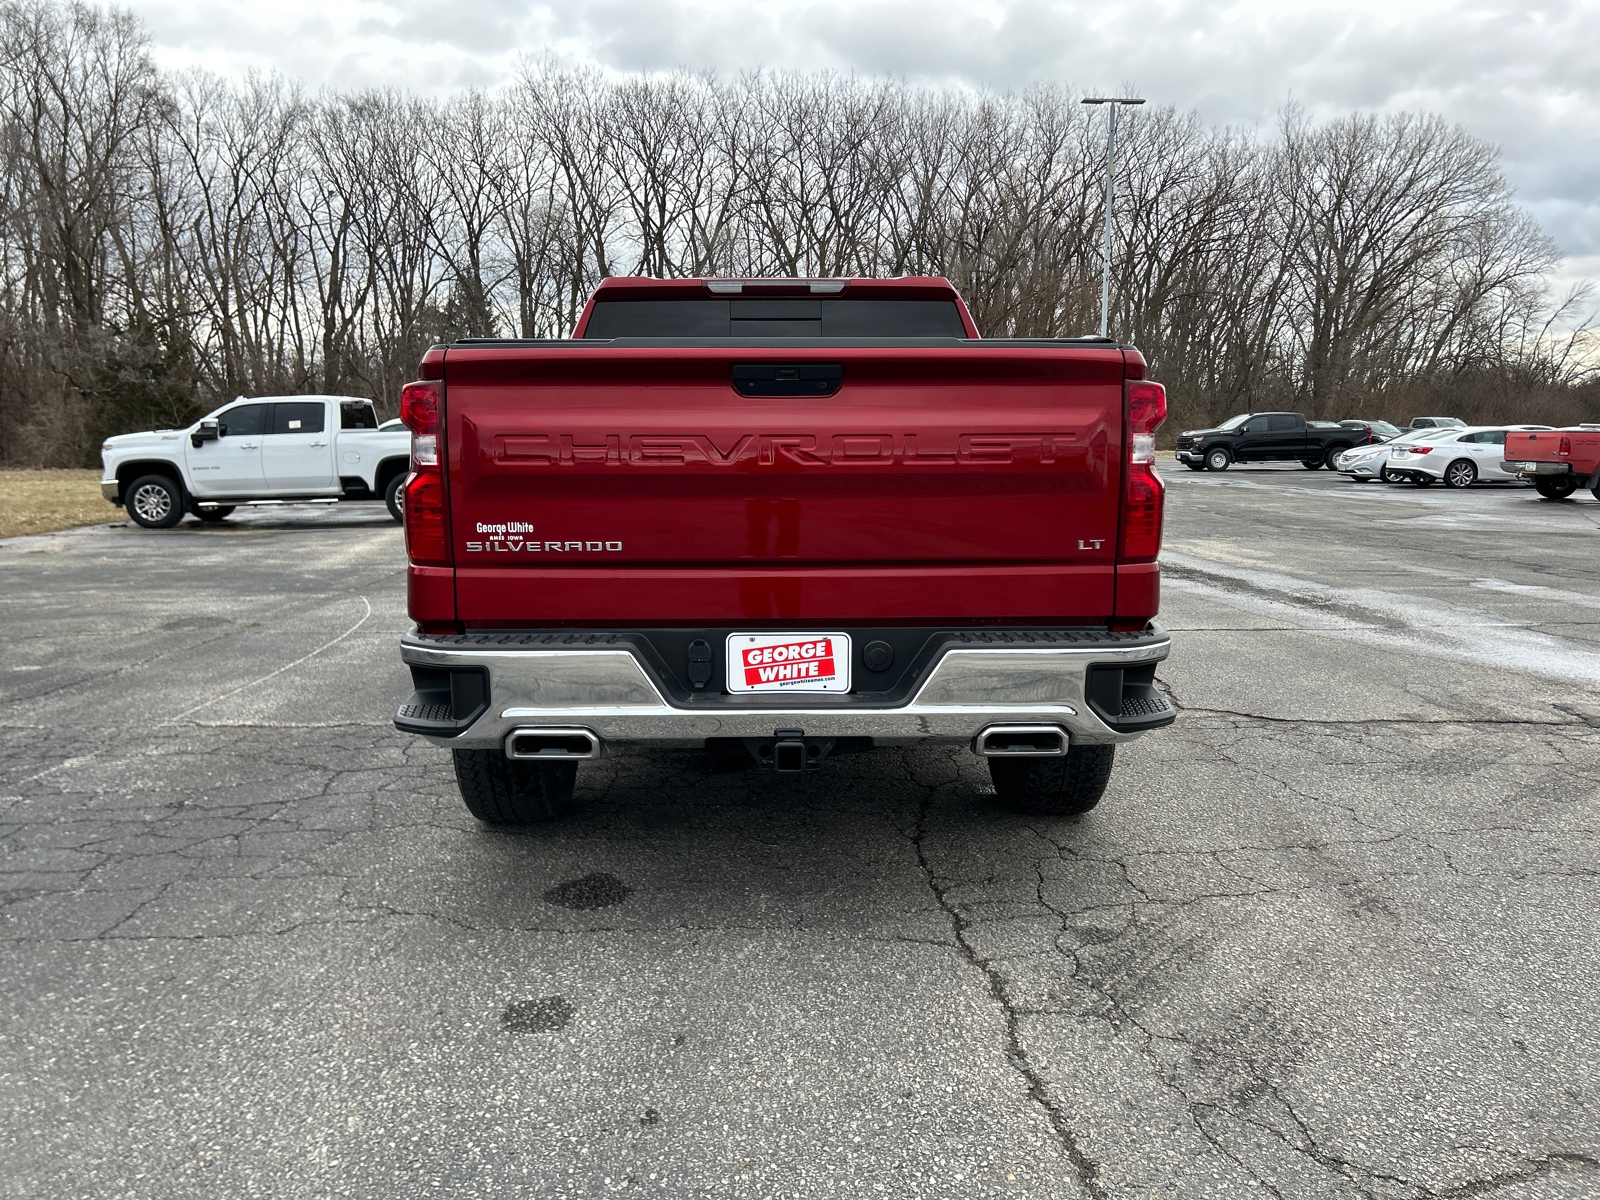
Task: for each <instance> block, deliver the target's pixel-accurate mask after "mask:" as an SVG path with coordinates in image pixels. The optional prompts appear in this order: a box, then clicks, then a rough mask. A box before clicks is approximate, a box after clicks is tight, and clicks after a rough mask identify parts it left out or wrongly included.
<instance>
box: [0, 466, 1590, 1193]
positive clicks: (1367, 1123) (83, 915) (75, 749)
mask: <svg viewBox="0 0 1600 1200" xmlns="http://www.w3.org/2000/svg"><path fill="white" fill-rule="evenodd" d="M1165 474H1166V475H1167V477H1168V480H1169V484H1170V493H1169V494H1170V504H1169V509H1168V534H1167V545H1168V553H1167V555H1166V556H1165V557H1166V562H1167V567H1166V585H1165V593H1164V604H1163V609H1164V616H1163V620H1164V622H1165V623H1166V624H1167V625H1168V627H1169V628H1170V629H1171V630H1172V632H1173V640H1174V652H1173V656H1172V658H1171V659H1170V660H1169V662H1168V663H1167V664H1166V665H1165V667H1164V669H1163V671H1162V674H1161V679H1162V682H1163V684H1164V685H1165V686H1166V687H1167V688H1168V689H1169V690H1170V692H1171V694H1172V696H1173V697H1174V698H1175V700H1176V701H1177V702H1178V703H1179V705H1180V706H1181V709H1182V715H1181V716H1180V718H1179V721H1178V723H1177V724H1176V725H1175V726H1173V727H1172V728H1170V729H1167V730H1163V731H1160V732H1157V733H1155V734H1152V735H1150V736H1147V737H1146V738H1144V739H1143V740H1142V741H1140V742H1138V743H1135V744H1133V745H1131V746H1127V747H1124V748H1122V749H1121V750H1120V751H1119V753H1118V767H1117V770H1116V773H1115V775H1114V776H1113V779H1112V782H1111V786H1110V789H1109V791H1108V793H1107V795H1106V798H1105V800H1104V801H1103V802H1102V804H1101V805H1100V807H1099V808H1098V809H1096V810H1095V811H1094V812H1093V813H1091V814H1089V815H1088V816H1087V817H1085V818H1083V819H1081V820H1077V821H1072V820H1054V819H1040V818H1025V817H1020V816H1016V815H1012V814H1008V813H1005V812H1002V811H999V810H997V809H995V808H994V807H993V806H992V804H991V798H990V796H989V795H988V792H989V791H990V789H989V786H988V778H987V773H986V771H985V769H984V767H983V765H982V763H981V762H980V761H979V760H977V759H975V758H974V757H972V756H971V755H970V754H969V753H967V752H965V751H944V750H931V751H930V750H924V751H901V750H880V751H876V752H873V753H870V754H864V755H859V756H852V757H845V758H840V759H837V760H835V761H832V762H830V763H828V764H827V765H826V766H825V768H824V769H823V770H822V771H820V772H818V773H817V774H815V775H812V776H807V777H804V778H800V779H794V778H788V777H776V776H771V775H763V774H760V773H757V772H754V771H745V770H738V769H733V768H732V766H731V765H730V764H729V763H727V762H725V761H723V760H720V759H713V758H709V757H708V756H706V755H704V754H700V753H696V752H672V753H665V752H664V753H653V754H633V755H618V756H616V757H612V758H608V759H605V760H602V761H600V762H597V763H594V764H589V765H586V766H585V767H584V768H583V769H582V771H581V772H580V776H579V795H580V797H581V798H582V799H583V800H584V801H585V807H584V810H583V812H582V814H581V815H579V816H577V817H574V818H572V819H570V820H567V821H565V822H562V823H560V824H557V825H553V826H550V827H548V828H540V829H534V830H522V831H514V832H503V831H494V830H490V829H486V828H484V827H482V826H480V825H478V824H477V823H476V822H474V821H473V820H472V819H471V818H470V817H469V816H468V814H467V813H466V811H465V809H464V808H463V807H462V805H461V803H460V800H459V798H458V796H457V794H456V789H455V784H454V780H453V777H452V774H451V769H450V764H449V756H448V754H446V753H445V752H444V751H441V750H438V749H435V748H434V747H433V746H431V745H429V744H428V743H426V742H424V741H423V740H421V739H418V738H412V737H407V736H404V735H401V734H399V733H397V732H396V731H395V730H394V728H393V727H392V726H391V725H390V723H389V717H390V714H391V713H392V712H393V709H394V707H395V705H396V704H397V703H398V701H399V700H400V699H402V698H403V697H404V696H405V695H406V694H407V693H408V692H409V690H410V689H409V683H408V680H407V676H406V674H405V672H404V671H403V670H402V669H401V668H400V664H399V657H398V653H397V648H396V642H397V639H398V637H399V635H400V633H401V632H402V630H403V629H404V628H405V626H406V618H405V612H404V608H405V595H404V593H405V589H404V566H403V549H402V545H401V537H400V533H399V531H398V529H397V528H396V527H395V526H394V525H393V524H392V523H391V522H390V521H389V520H388V519H387V516H386V514H384V513H383V511H382V510H381V508H378V507H376V506H370V505H368V506H348V507H344V508H339V509H335V510H327V509H317V508H304V509H298V508H296V509H283V510H276V511H270V512H269V511H251V510H241V511H240V512H239V513H238V514H236V516H235V517H234V518H233V519H231V520H230V521H228V522H227V523H226V524H224V525H221V526H216V527H209V526H201V525H199V524H197V523H195V522H192V521H191V522H187V523H185V524H184V525H183V526H181V527H180V528H178V529H175V530H171V531H165V532H161V531H157V532H151V531H145V530H141V529H138V528H136V527H133V526H130V525H120V526H98V527H92V528H89V529H83V530H76V531H72V532H68V533H63V534H57V535H49V536H44V537H36V538H25V539H15V540H12V541H9V542H4V543H0V581H3V587H0V605H3V607H0V611H3V613H4V615H5V618H6V623H7V628H8V632H9V637H8V638H7V639H6V641H5V644H4V647H3V649H0V696H3V708H0V739H3V740H0V747H3V749H0V872H3V876H0V901H3V908H0V916H3V926H0V930H3V939H4V940H3V943H0V978H3V979H4V980H5V997H6V1000H7V1004H6V1011H5V1013H4V1015H3V1016H0V1104H3V1110H0V1111H4V1113H5V1114H6V1120H5V1121H4V1123H3V1124H0V1195H4V1196H26V1197H83V1198H89V1197H95V1198H98V1197H208V1198H209V1197H216V1196H230V1197H232V1196H274V1197H335V1196H339V1197H343V1196H354V1197H383V1198H391V1197H412V1196H418V1197H422V1196H426V1197H433V1196H452V1197H455V1196H472V1197H479V1196H518V1197H539V1198H541V1200H543V1198H554V1197H579V1196H582V1197H589V1196H599V1195H609V1194H613V1193H616V1194H626V1195H634V1194H638V1195H642V1196H660V1197H794V1198H797V1200H812V1198H819V1197H873V1196H887V1197H928V1198H937V1197H949V1198H952V1200H959V1198H962V1197H979V1196H983V1197H987V1196H1006V1197H1041V1198H1042V1197H1051V1198H1056V1197H1066V1198H1071V1197H1075V1196H1090V1197H1115V1198H1117V1200H1124V1198H1126V1200H1134V1198H1139V1200H1145V1198H1151V1197H1161V1198H1166V1197H1184V1198H1187V1197H1229V1198H1233V1197H1249V1196H1280V1197H1294V1198H1301V1197H1306V1198H1312V1197H1315V1198H1323V1197H1326V1198H1329V1200H1333V1198H1339V1200H1345V1198H1357V1197H1371V1198H1374V1200H1391V1198H1393V1200H1400V1198H1405V1200H1421V1198H1433V1197H1438V1198H1443V1197H1467V1196H1493V1197H1496V1198H1501V1200H1513V1198H1514V1200H1532V1198H1535V1197H1538V1198H1544V1197H1554V1198H1560V1200H1578V1198H1589V1197H1595V1196H1600V1084H1597V1081H1600V1045H1597V1038H1596V1033H1595V1031H1596V1030H1597V1029H1600V966H1597V963H1600V953H1597V952H1600V935H1597V928H1600V924H1597V919H1596V912H1597V903H1596V902H1597V899H1600V868H1597V855H1596V848H1597V841H1600V782H1597V781H1600V503H1596V502H1595V501H1594V500H1592V499H1590V498H1589V497H1588V495H1587V494H1586V493H1583V494H1581V495H1582V498H1581V499H1579V500H1575V501H1568V502H1565V503H1560V504H1553V503H1548V502H1543V501H1540V500H1538V499H1537V498H1536V497H1535V496H1534V494H1533V493H1532V492H1531V491H1530V490H1528V489H1525V488H1520V487H1500V488H1493V487H1480V488H1475V489H1472V490H1471V491H1469V492H1465V493H1458V492H1447V491H1445V490H1443V489H1441V488H1437V487H1436V488H1432V489H1428V490H1426V491H1424V490H1420V489H1415V488H1411V487H1384V486H1381V485H1377V484H1368V485H1357V484H1352V483H1349V482H1347V481H1345V480H1342V479H1339V478H1337V477H1332V476H1329V475H1328V474H1327V473H1325V472H1308V471H1304V470H1302V469H1301V468H1299V467H1298V466H1296V467H1293V468H1278V467H1267V468H1259V469H1240V468H1237V467H1236V468H1234V469H1233V470H1230V471H1228V472H1226V473H1224V474H1211V473H1207V474H1190V473H1189V472H1187V471H1183V470H1176V471H1174V470H1172V469H1170V464H1169V467H1168V469H1166V470H1165Z"/></svg>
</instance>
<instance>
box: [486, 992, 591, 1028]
mask: <svg viewBox="0 0 1600 1200" xmlns="http://www.w3.org/2000/svg"><path fill="white" fill-rule="evenodd" d="M574 1012H576V1010H575V1009H574V1008H573V1007H572V1005H570V1004H568V1003H567V1002H566V1000H565V999H564V998H563V997H561V996H541V997H540V998H539V999H537V1000H518V1001H516V1002H515V1003H514V1004H508V1005H506V1007H505V1011H504V1012H502V1013H501V1014H500V1025H501V1027H502V1028H504V1029H505V1031H506V1032H507V1033H553V1032H554V1031H555V1030H557V1029H564V1028H566V1025H567V1022H568V1021H570V1020H572V1017H573V1013H574Z"/></svg>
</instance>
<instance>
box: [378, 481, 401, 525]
mask: <svg viewBox="0 0 1600 1200" xmlns="http://www.w3.org/2000/svg"><path fill="white" fill-rule="evenodd" d="M383 502H384V503H385V504H387V505H388V506H389V515H390V516H391V517H393V518H394V519H395V520H396V521H398V522H400V524H402V525H404V524H405V523H406V473H405V472H404V471H401V472H400V473H399V474H397V475H396V476H395V477H394V478H393V479H391V480H389V484H388V486H387V487H385V488H384V489H383Z"/></svg>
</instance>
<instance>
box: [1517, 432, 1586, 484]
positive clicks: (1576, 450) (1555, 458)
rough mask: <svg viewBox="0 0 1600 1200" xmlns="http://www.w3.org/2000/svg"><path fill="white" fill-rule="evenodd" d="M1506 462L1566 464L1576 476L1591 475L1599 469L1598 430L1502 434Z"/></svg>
mask: <svg viewBox="0 0 1600 1200" xmlns="http://www.w3.org/2000/svg"><path fill="white" fill-rule="evenodd" d="M1506 461H1507V462H1561V463H1568V464H1570V465H1571V466H1572V468H1573V469H1574V470H1576V471H1577V472H1578V473H1579V474H1583V475H1588V474H1592V473H1593V472H1594V471H1595V469H1596V467H1597V466H1600V430H1594V429H1541V430H1539V431H1538V432H1537V433H1521V432H1517V431H1512V432H1510V433H1508V434H1506Z"/></svg>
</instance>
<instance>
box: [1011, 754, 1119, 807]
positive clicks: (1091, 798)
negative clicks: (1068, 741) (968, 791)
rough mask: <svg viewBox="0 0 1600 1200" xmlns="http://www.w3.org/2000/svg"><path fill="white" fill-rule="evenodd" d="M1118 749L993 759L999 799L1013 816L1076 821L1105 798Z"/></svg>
mask: <svg viewBox="0 0 1600 1200" xmlns="http://www.w3.org/2000/svg"><path fill="white" fill-rule="evenodd" d="M1116 754H1117V748H1116V747H1115V746H1075V747H1073V748H1072V749H1071V750H1070V751H1068V753H1067V754H1066V756H1065V757H1063V758H991V759H990V760H989V777H990V778H991V779H993V780H994V794H995V799H996V800H997V801H998V802H999V803H1000V804H1001V805H1002V806H1003V807H1005V808H1009V809H1011V810H1012V811H1013V812H1023V813H1036V814H1039V815H1041V816H1051V817H1072V816H1077V815H1079V814H1080V813H1086V812H1088V811H1089V810H1090V809H1091V808H1093V807H1094V806H1095V805H1096V804H1099V803H1100V797H1101V796H1103V795H1104V794H1105V790H1106V784H1107V783H1108V782H1109V781H1110V779H1111V767H1112V763H1113V760H1114V759H1115V758H1116Z"/></svg>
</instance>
